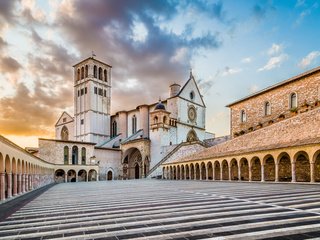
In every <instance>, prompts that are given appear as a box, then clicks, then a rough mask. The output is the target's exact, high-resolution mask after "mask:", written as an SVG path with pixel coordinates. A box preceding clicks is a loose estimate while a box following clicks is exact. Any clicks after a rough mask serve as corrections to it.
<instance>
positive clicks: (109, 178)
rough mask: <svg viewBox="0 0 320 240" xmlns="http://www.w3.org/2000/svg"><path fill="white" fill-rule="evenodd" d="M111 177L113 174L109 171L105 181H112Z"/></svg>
mask: <svg viewBox="0 0 320 240" xmlns="http://www.w3.org/2000/svg"><path fill="white" fill-rule="evenodd" d="M112 175H113V174H112V171H111V170H109V171H108V173H107V180H108V181H111V180H112V179H113V176H112Z"/></svg>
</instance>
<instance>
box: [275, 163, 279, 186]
mask: <svg viewBox="0 0 320 240" xmlns="http://www.w3.org/2000/svg"><path fill="white" fill-rule="evenodd" d="M275 182H279V163H276V164H275Z"/></svg>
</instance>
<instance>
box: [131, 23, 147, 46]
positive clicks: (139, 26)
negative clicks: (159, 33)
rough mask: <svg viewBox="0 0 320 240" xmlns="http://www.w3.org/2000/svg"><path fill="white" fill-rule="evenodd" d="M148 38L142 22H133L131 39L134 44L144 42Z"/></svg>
mask: <svg viewBox="0 0 320 240" xmlns="http://www.w3.org/2000/svg"><path fill="white" fill-rule="evenodd" d="M147 36H148V29H147V28H146V26H145V25H144V24H143V23H142V22H136V21H135V22H134V23H133V28H132V39H133V41H136V42H145V41H146V38H147Z"/></svg>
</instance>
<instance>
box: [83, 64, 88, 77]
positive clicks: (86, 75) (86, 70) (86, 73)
mask: <svg viewBox="0 0 320 240" xmlns="http://www.w3.org/2000/svg"><path fill="white" fill-rule="evenodd" d="M84 75H85V77H88V65H86V68H85V74H84Z"/></svg>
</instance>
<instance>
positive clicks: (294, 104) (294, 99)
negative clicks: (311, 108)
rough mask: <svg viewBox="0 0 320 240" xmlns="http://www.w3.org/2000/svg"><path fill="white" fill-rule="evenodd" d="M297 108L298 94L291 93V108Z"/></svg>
mask: <svg viewBox="0 0 320 240" xmlns="http://www.w3.org/2000/svg"><path fill="white" fill-rule="evenodd" d="M296 107H298V103H297V94H296V93H291V95H290V108H296Z"/></svg>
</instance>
